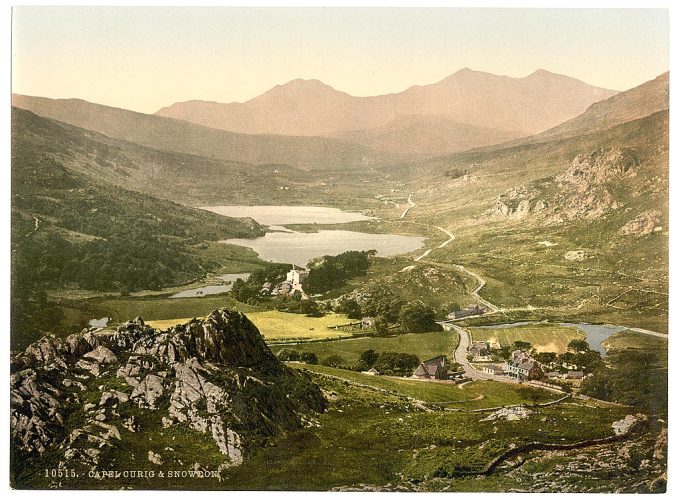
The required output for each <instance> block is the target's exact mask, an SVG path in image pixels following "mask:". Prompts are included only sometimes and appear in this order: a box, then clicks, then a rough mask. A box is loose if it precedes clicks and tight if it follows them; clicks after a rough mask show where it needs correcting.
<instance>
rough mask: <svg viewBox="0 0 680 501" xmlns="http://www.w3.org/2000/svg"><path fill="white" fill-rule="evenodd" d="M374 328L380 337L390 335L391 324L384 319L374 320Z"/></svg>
mask: <svg viewBox="0 0 680 501" xmlns="http://www.w3.org/2000/svg"><path fill="white" fill-rule="evenodd" d="M373 328H374V329H375V333H376V335H378V336H386V335H388V334H389V333H390V331H389V324H388V323H387V320H385V318H384V317H380V316H378V317H375V318H374V319H373Z"/></svg>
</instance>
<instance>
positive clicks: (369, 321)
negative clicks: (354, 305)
mask: <svg viewBox="0 0 680 501" xmlns="http://www.w3.org/2000/svg"><path fill="white" fill-rule="evenodd" d="M374 327H375V319H374V318H373V317H364V318H362V319H361V329H362V330H364V329H373V328H374Z"/></svg>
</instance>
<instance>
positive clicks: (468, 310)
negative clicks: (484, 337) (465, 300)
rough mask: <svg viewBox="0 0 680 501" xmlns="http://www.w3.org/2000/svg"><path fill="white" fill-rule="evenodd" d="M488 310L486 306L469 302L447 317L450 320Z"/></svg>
mask: <svg viewBox="0 0 680 501" xmlns="http://www.w3.org/2000/svg"><path fill="white" fill-rule="evenodd" d="M485 311H486V308H484V307H483V306H479V305H478V304H469V305H467V306H466V307H465V308H463V309H461V310H457V311H452V312H451V313H449V314H448V315H446V318H448V319H449V320H456V319H459V318H464V317H471V316H473V315H481V314H482V313H484V312H485Z"/></svg>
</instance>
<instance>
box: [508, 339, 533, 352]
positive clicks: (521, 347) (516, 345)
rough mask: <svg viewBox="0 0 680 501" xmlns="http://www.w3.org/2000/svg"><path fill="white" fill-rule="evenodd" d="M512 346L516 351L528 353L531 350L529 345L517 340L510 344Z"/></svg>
mask: <svg viewBox="0 0 680 501" xmlns="http://www.w3.org/2000/svg"><path fill="white" fill-rule="evenodd" d="M512 346H513V348H515V349H516V350H522V351H529V350H530V349H531V343H528V342H526V341H520V340H517V341H515V342H514V343H512Z"/></svg>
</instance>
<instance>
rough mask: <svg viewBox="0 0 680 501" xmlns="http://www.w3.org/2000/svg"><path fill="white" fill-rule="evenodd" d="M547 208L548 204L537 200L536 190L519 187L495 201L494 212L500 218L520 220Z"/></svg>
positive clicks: (537, 193)
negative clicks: (513, 217)
mask: <svg viewBox="0 0 680 501" xmlns="http://www.w3.org/2000/svg"><path fill="white" fill-rule="evenodd" d="M547 207H548V202H546V201H545V200H543V199H541V198H539V192H538V190H537V189H535V188H531V187H527V186H520V187H518V188H513V189H511V190H508V191H506V192H505V193H503V194H501V195H500V196H499V197H498V199H497V200H496V206H495V208H494V211H495V213H496V214H497V215H500V216H505V217H508V216H515V217H518V218H521V217H524V216H527V215H529V214H536V213H541V212H543V211H545V210H546V209H547Z"/></svg>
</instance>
